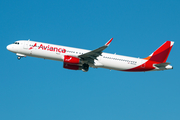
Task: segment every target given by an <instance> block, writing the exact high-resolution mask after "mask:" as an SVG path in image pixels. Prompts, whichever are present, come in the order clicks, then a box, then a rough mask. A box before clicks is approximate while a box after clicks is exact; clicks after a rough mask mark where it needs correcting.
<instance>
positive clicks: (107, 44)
mask: <svg viewBox="0 0 180 120" xmlns="http://www.w3.org/2000/svg"><path fill="white" fill-rule="evenodd" d="M112 40H113V38H111V39H110V40H109V41H108V42H107V43H106V44H105V46H109V44H110V43H111V41H112Z"/></svg>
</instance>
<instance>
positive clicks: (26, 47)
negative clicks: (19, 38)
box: [23, 41, 29, 49]
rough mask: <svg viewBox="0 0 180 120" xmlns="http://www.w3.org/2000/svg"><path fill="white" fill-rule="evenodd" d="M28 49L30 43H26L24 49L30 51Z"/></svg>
mask: <svg viewBox="0 0 180 120" xmlns="http://www.w3.org/2000/svg"><path fill="white" fill-rule="evenodd" d="M28 47H29V41H25V42H24V46H23V48H24V49H28Z"/></svg>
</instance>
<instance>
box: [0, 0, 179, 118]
mask: <svg viewBox="0 0 180 120" xmlns="http://www.w3.org/2000/svg"><path fill="white" fill-rule="evenodd" d="M179 5H180V2H179V1H178V0H159V1H157V0H151V1H141V0H136V1H133V0H126V1H119V0H111V1H108V0H102V1H100V0H91V1H84V0H78V1H73V0H66V1H60V0H51V1H44V0H25V1H23V0H16V1H13V0H1V1H0V40H1V44H0V48H1V67H0V76H1V79H0V119H1V120H32V119H33V120H40V119H43V120H50V119H53V120H59V119H62V120H72V119H73V120H92V119H93V120H99V119H103V120H145V119H146V120H152V119H153V120H157V119H158V120H159V119H163V120H170V119H171V120H178V119H180V115H179V113H180V102H179V101H180V96H179V95H180V87H179V86H180V81H179V80H180V79H179V78H180V77H179V67H180V66H179V58H180V57H179V51H180V47H179V44H180V41H179V39H180V36H179V31H180V30H179V28H180V23H179V21H180V16H179V15H180V9H179ZM112 37H113V38H114V40H113V41H112V43H111V45H110V46H109V47H108V48H107V49H106V50H105V52H109V53H117V54H121V55H127V56H133V57H141V58H144V57H147V56H148V55H149V54H151V53H152V52H153V51H154V50H155V49H157V48H158V47H159V46H160V45H162V44H163V43H164V42H165V41H167V40H172V41H175V44H174V47H173V48H172V51H171V53H170V55H169V58H168V60H167V61H168V62H171V65H173V66H174V69H173V70H168V71H160V72H145V73H144V72H142V73H128V72H119V71H114V70H112V71H110V70H107V69H93V68H91V69H90V70H89V71H88V72H87V73H84V72H82V71H71V70H66V69H63V67H62V66H63V63H62V62H58V61H51V60H44V59H38V58H32V57H27V58H23V59H21V60H17V57H16V55H15V54H13V53H11V52H9V51H8V50H7V49H6V46H7V45H8V44H11V43H13V42H14V41H16V40H27V39H31V40H34V41H41V42H47V43H53V44H59V45H65V46H72V47H78V48H84V49H90V50H93V49H96V48H98V47H100V46H102V45H104V44H105V43H106V42H107V41H108V40H109V39H110V38H112Z"/></svg>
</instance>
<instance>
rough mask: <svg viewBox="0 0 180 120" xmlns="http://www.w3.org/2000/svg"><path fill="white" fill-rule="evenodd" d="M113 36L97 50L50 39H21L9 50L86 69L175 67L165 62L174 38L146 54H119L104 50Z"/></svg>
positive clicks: (152, 69) (139, 70)
mask: <svg viewBox="0 0 180 120" xmlns="http://www.w3.org/2000/svg"><path fill="white" fill-rule="evenodd" d="M112 40H113V38H111V39H110V40H109V41H108V42H107V43H106V44H105V45H103V46H101V47H99V48H97V49H95V50H85V49H79V48H73V47H67V46H61V45H54V44H49V43H42V42H36V41H30V40H18V41H16V42H14V43H13V44H10V45H8V46H7V50H9V51H11V52H13V53H16V55H17V56H18V57H17V58H18V59H19V60H20V59H21V58H22V57H26V56H31V57H37V58H44V59H50V60H56V61H62V62H63V68H65V69H70V70H82V71H83V72H87V71H88V70H89V67H92V68H106V69H110V70H118V71H127V72H146V71H160V70H169V69H173V67H172V66H171V65H170V63H168V62H166V60H167V58H168V56H169V53H170V51H171V48H172V46H173V44H174V42H173V41H166V42H165V43H164V44H163V45H161V46H160V47H159V48H158V49H157V50H155V51H154V52H153V53H152V54H151V55H149V56H148V57H146V58H142V59H141V58H134V57H128V56H122V55H117V54H110V53H104V52H103V50H105V49H106V48H107V47H108V46H109V45H110V43H111V42H112Z"/></svg>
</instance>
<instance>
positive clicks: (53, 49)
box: [29, 43, 66, 53]
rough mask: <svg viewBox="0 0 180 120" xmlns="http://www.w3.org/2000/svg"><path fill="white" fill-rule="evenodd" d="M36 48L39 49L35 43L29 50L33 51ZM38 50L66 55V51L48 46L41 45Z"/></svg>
mask: <svg viewBox="0 0 180 120" xmlns="http://www.w3.org/2000/svg"><path fill="white" fill-rule="evenodd" d="M34 47H37V43H35V44H34V45H33V46H32V47H30V48H29V50H31V49H33V48H34ZM38 49H42V50H47V51H54V52H59V53H66V49H63V48H58V47H53V46H50V45H47V46H46V45H43V44H41V45H40V46H39V47H38Z"/></svg>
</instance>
